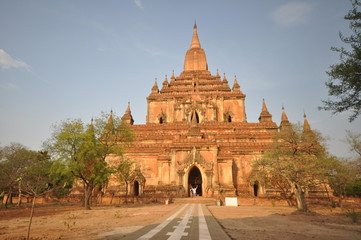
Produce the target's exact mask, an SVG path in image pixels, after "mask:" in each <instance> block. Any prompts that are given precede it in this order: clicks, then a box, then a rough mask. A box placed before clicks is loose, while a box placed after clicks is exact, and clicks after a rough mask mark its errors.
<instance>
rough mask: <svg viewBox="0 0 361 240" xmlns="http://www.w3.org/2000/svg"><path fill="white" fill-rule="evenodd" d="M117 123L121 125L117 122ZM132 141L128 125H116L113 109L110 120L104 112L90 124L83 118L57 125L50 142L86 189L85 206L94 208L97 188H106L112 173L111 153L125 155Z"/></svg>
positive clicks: (54, 151) (59, 162) (65, 166)
mask: <svg viewBox="0 0 361 240" xmlns="http://www.w3.org/2000/svg"><path fill="white" fill-rule="evenodd" d="M116 125H117V124H116ZM131 140H132V134H131V132H130V130H129V128H128V127H127V126H126V125H125V124H119V125H118V126H117V127H115V123H114V121H113V115H112V112H111V114H110V116H109V117H108V121H106V118H105V116H104V114H103V116H102V117H99V118H97V119H95V121H94V122H93V120H92V122H91V124H90V125H89V126H88V127H87V126H85V125H84V124H83V122H82V121H81V120H80V119H74V120H66V121H63V122H62V123H61V124H60V125H58V126H55V127H54V132H53V135H52V137H51V139H50V140H49V141H48V143H47V145H48V148H49V149H50V151H51V152H52V153H53V154H54V156H55V158H56V160H57V164H59V165H61V164H63V167H62V169H63V170H62V171H63V172H64V174H66V173H69V172H70V173H71V174H72V175H73V176H74V178H75V179H77V180H78V181H80V183H82V185H83V190H84V202H83V204H84V207H85V208H86V209H90V204H91V198H92V192H93V190H94V188H95V187H99V188H102V187H104V186H105V185H106V184H107V182H108V180H109V176H110V174H111V168H110V166H109V165H108V163H107V161H106V160H105V159H106V157H107V156H109V155H110V154H113V155H116V156H121V155H122V152H123V149H124V147H125V146H126V144H127V143H129V142H130V141H131Z"/></svg>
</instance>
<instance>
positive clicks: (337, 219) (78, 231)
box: [0, 204, 361, 240]
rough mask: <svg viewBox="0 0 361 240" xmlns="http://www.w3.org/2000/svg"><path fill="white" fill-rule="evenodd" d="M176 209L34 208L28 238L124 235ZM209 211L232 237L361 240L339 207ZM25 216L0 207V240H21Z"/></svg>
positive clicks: (153, 206)
mask: <svg viewBox="0 0 361 240" xmlns="http://www.w3.org/2000/svg"><path fill="white" fill-rule="evenodd" d="M178 206H179V205H177V204H169V205H164V204H145V205H137V206H135V205H128V206H120V207H119V206H118V207H117V206H97V207H93V210H83V209H82V208H81V207H80V206H79V205H74V204H43V205H38V206H37V207H36V209H35V213H34V218H33V223H32V228H31V239H102V238H105V237H106V236H110V235H113V234H127V233H130V232H133V231H136V230H138V229H140V228H142V227H143V226H146V225H149V224H152V223H157V222H159V218H160V217H163V216H164V215H166V214H167V213H168V212H170V211H172V210H174V209H175V208H177V207H178ZM29 207H30V206H29ZM208 208H209V209H210V211H211V212H212V214H213V215H214V216H215V217H216V219H217V220H218V221H219V223H220V224H221V226H222V227H223V228H224V229H225V231H226V233H227V234H228V235H229V236H230V237H231V238H232V239H292V240H298V239H321V240H323V239H327V240H330V239H355V240H356V239H361V224H360V223H353V222H352V221H351V219H350V218H348V217H346V216H345V210H341V209H340V208H335V209H334V208H327V207H318V206H314V207H313V208H312V209H311V210H312V212H311V213H299V212H297V211H296V209H295V208H290V207H281V206H279V207H278V206H276V207H272V206H258V205H242V206H238V207H224V206H209V207H208ZM358 211H360V209H358ZM29 215H30V208H23V209H17V208H11V209H4V208H1V209H0V239H25V238H26V234H27V227H28V221H29ZM360 221H361V220H360Z"/></svg>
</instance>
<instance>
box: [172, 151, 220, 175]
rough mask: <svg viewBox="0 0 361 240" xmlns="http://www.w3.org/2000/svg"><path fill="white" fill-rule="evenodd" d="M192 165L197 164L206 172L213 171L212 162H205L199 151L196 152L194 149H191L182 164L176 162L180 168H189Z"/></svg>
mask: <svg viewBox="0 0 361 240" xmlns="http://www.w3.org/2000/svg"><path fill="white" fill-rule="evenodd" d="M194 163H197V164H199V165H200V166H202V167H203V168H204V169H206V170H213V162H207V161H206V159H205V158H204V157H203V156H202V154H201V153H200V152H199V151H197V149H196V148H195V147H194V148H193V149H192V151H191V152H190V153H189V155H188V156H187V157H186V159H184V161H183V162H182V163H179V162H178V165H179V166H181V167H189V166H191V165H192V164H194Z"/></svg>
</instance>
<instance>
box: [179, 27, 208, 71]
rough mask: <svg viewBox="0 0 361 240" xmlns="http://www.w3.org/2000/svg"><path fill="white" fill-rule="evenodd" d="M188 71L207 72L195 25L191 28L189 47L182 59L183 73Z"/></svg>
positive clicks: (204, 54)
mask: <svg viewBox="0 0 361 240" xmlns="http://www.w3.org/2000/svg"><path fill="white" fill-rule="evenodd" d="M190 71H208V64H207V58H206V53H205V52H204V50H203V49H202V48H201V43H200V42H199V38H198V32H197V25H196V24H194V27H193V36H192V42H191V46H190V48H189V49H188V50H187V53H186V56H185V59H184V72H190Z"/></svg>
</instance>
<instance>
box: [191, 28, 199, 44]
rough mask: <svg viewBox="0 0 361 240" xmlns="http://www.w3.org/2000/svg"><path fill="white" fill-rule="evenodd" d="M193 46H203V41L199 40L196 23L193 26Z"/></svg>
mask: <svg viewBox="0 0 361 240" xmlns="http://www.w3.org/2000/svg"><path fill="white" fill-rule="evenodd" d="M191 48H201V43H200V42H199V38H198V32H197V24H196V23H194V26H193V37H192V43H191Z"/></svg>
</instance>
